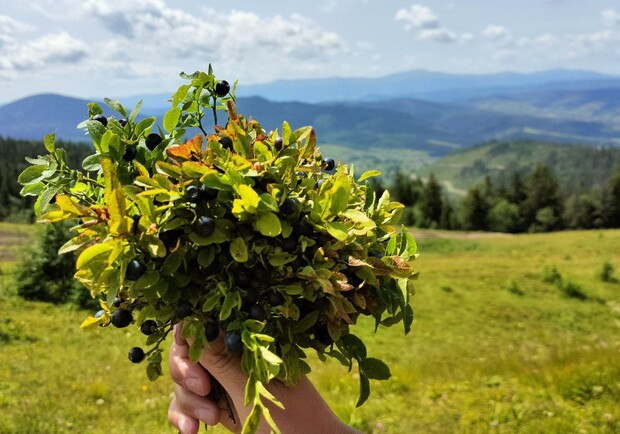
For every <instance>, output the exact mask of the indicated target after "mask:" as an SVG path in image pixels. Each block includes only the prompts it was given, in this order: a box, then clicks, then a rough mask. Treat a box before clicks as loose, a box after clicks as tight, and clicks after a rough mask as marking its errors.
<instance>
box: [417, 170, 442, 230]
mask: <svg viewBox="0 0 620 434" xmlns="http://www.w3.org/2000/svg"><path fill="white" fill-rule="evenodd" d="M420 211H421V213H422V216H423V220H424V221H425V222H426V223H427V224H426V226H435V227H437V226H439V223H440V221H441V215H442V211H443V199H442V193H441V185H440V184H439V182H437V178H435V175H434V174H432V173H431V174H430V176H429V177H428V181H427V182H426V184H425V185H424V187H423V188H422V194H421V197H420Z"/></svg>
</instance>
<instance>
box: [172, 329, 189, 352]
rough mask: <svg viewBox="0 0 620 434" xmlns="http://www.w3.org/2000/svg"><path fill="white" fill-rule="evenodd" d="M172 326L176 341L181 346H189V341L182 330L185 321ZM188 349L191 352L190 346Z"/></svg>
mask: <svg viewBox="0 0 620 434" xmlns="http://www.w3.org/2000/svg"><path fill="white" fill-rule="evenodd" d="M172 328H173V333H172V335H173V336H174V342H175V343H176V344H177V345H179V346H186V347H187V346H188V344H187V341H186V340H185V339H183V336H182V335H181V331H182V330H183V322H179V323H176V324H175V325H174V326H172ZM187 351H188V352H189V347H188V349H187Z"/></svg>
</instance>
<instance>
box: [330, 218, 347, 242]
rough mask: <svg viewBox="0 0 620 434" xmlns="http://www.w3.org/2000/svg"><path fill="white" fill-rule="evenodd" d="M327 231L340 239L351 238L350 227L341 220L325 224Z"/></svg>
mask: <svg viewBox="0 0 620 434" xmlns="http://www.w3.org/2000/svg"><path fill="white" fill-rule="evenodd" d="M325 227H326V228H327V232H328V233H329V234H330V235H331V236H332V237H334V238H336V239H337V240H338V241H346V239H347V238H349V227H348V226H347V225H345V224H344V223H340V222H329V223H327V224H326V225H325Z"/></svg>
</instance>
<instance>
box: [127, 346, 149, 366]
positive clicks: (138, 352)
mask: <svg viewBox="0 0 620 434" xmlns="http://www.w3.org/2000/svg"><path fill="white" fill-rule="evenodd" d="M144 356H145V354H144V350H143V349H142V348H140V347H133V348H132V349H130V350H129V354H128V355H127V357H128V358H129V360H130V361H131V363H140V362H141V361H142V360H144Z"/></svg>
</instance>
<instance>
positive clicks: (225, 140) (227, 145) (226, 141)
mask: <svg viewBox="0 0 620 434" xmlns="http://www.w3.org/2000/svg"><path fill="white" fill-rule="evenodd" d="M218 142H220V144H221V145H222V148H224V149H230V150H232V148H233V141H232V139H231V138H230V137H228V136H222V137H220V140H218Z"/></svg>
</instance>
